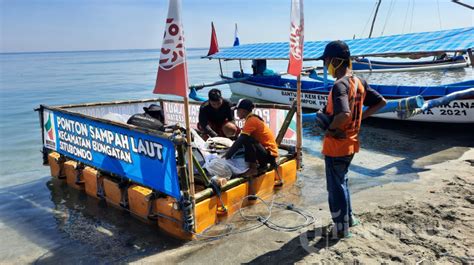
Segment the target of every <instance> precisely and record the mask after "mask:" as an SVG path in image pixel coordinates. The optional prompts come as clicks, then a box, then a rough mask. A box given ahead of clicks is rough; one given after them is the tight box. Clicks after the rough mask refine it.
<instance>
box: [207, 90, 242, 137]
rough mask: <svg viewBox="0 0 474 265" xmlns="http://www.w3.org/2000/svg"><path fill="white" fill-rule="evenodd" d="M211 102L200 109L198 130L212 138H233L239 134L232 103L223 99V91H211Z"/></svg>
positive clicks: (209, 95)
mask: <svg viewBox="0 0 474 265" xmlns="http://www.w3.org/2000/svg"><path fill="white" fill-rule="evenodd" d="M208 97H209V100H208V101H206V102H204V103H202V105H201V107H200V108H199V122H198V129H199V130H200V131H202V132H204V133H205V134H207V135H208V136H210V137H216V136H220V137H229V138H233V137H235V135H237V134H238V133H239V127H237V125H235V123H234V112H233V111H232V110H231V106H232V105H231V103H230V102H229V101H228V100H226V99H224V98H222V95H221V91H220V90H219V89H216V88H213V89H211V90H209V94H208Z"/></svg>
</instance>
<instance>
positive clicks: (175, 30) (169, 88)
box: [153, 0, 188, 97]
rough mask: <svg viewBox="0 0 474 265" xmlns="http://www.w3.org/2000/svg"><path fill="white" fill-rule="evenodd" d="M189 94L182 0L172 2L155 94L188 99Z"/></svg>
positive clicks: (170, 3) (171, 0)
mask: <svg viewBox="0 0 474 265" xmlns="http://www.w3.org/2000/svg"><path fill="white" fill-rule="evenodd" d="M187 92H188V73H187V67H186V51H185V48H184V34H183V25H182V23H181V0H170V1H169V9H168V18H167V19H166V27H165V34H164V39H163V45H162V46H161V55H160V65H159V66H158V73H157V77H156V85H155V89H154V90H153V93H155V94H173V95H178V96H182V97H186V96H187Z"/></svg>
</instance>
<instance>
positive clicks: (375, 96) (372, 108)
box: [362, 80, 387, 119]
mask: <svg viewBox="0 0 474 265" xmlns="http://www.w3.org/2000/svg"><path fill="white" fill-rule="evenodd" d="M363 84H364V87H365V91H366V94H365V99H364V105H365V106H368V108H367V109H366V110H364V112H362V119H365V118H367V117H369V116H371V115H372V114H375V113H377V111H378V110H379V109H381V108H383V107H385V105H387V101H386V100H385V98H384V97H383V96H382V95H380V93H379V92H377V91H376V90H374V89H372V88H371V87H370V86H369V84H367V82H366V81H365V80H364V81H363Z"/></svg>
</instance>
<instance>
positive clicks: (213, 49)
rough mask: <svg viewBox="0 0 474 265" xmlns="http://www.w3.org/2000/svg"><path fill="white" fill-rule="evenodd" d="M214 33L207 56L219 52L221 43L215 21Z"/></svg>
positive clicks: (212, 24) (212, 25)
mask: <svg viewBox="0 0 474 265" xmlns="http://www.w3.org/2000/svg"><path fill="white" fill-rule="evenodd" d="M211 27H212V33H211V45H210V46H209V52H208V53H207V56H209V55H213V54H214V53H216V52H219V44H218V43H217V35H216V30H215V29H214V23H213V22H211Z"/></svg>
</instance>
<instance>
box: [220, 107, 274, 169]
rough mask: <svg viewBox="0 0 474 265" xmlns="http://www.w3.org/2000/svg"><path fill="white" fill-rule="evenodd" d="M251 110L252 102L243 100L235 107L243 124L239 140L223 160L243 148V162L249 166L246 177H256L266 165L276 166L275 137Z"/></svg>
mask: <svg viewBox="0 0 474 265" xmlns="http://www.w3.org/2000/svg"><path fill="white" fill-rule="evenodd" d="M253 108H254V104H253V102H252V101H251V100H249V99H245V98H243V99H240V100H239V102H238V103H237V105H236V106H235V109H237V116H238V117H239V118H240V119H244V118H245V124H244V127H243V128H242V132H241V134H240V136H239V138H237V140H236V141H235V142H234V143H233V144H232V146H231V147H230V148H229V150H228V151H227V153H226V154H225V155H224V158H226V159H230V158H232V156H233V155H234V154H235V152H236V151H237V150H238V149H239V148H240V147H241V146H243V147H244V148H245V162H247V163H248V165H249V169H248V171H247V172H245V173H244V176H246V177H252V176H255V175H257V173H258V168H259V166H260V167H266V166H267V165H268V164H270V165H271V166H272V167H273V166H276V159H277V157H278V145H277V143H276V141H275V136H274V135H273V133H272V131H271V130H270V128H269V127H268V126H267V124H265V122H264V121H263V119H262V118H261V117H260V116H258V115H256V114H254V113H252V110H253Z"/></svg>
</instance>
